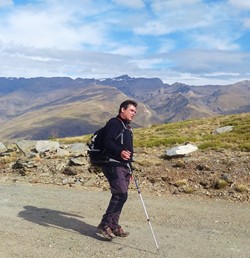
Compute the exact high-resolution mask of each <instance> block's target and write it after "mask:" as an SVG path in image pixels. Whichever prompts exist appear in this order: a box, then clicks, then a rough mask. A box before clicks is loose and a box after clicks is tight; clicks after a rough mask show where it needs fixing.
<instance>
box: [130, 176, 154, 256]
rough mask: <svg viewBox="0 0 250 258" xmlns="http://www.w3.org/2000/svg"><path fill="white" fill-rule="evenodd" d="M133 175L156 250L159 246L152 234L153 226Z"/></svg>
mask: <svg viewBox="0 0 250 258" xmlns="http://www.w3.org/2000/svg"><path fill="white" fill-rule="evenodd" d="M133 177H134V181H135V186H136V188H137V191H138V194H139V196H140V199H141V202H142V206H143V209H144V211H145V214H146V217H147V221H148V224H149V227H150V230H151V233H152V236H153V239H154V241H155V245H156V248H157V250H158V251H159V246H158V243H157V241H156V237H155V234H154V231H153V227H152V225H151V222H150V219H149V216H148V212H147V209H146V206H145V203H144V201H143V198H142V195H141V190H140V188H139V185H138V183H137V180H136V178H135V176H134V175H133Z"/></svg>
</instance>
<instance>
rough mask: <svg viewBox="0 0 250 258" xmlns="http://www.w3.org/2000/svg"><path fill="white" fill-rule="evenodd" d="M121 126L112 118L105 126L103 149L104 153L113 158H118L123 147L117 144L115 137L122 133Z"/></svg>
mask: <svg viewBox="0 0 250 258" xmlns="http://www.w3.org/2000/svg"><path fill="white" fill-rule="evenodd" d="M122 130H123V125H122V123H121V122H120V121H119V120H118V119H117V118H112V119H110V120H109V121H108V123H107V124H106V126H105V137H104V147H105V150H106V152H107V153H108V154H109V155H111V156H112V157H114V158H120V157H121V152H122V150H123V149H124V147H123V146H122V145H121V144H118V143H117V141H116V137H117V136H118V135H119V134H120V133H121V132H122Z"/></svg>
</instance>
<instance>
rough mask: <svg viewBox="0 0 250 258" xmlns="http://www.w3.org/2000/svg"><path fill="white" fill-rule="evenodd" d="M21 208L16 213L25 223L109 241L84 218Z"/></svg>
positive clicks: (44, 210)
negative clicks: (28, 222)
mask: <svg viewBox="0 0 250 258" xmlns="http://www.w3.org/2000/svg"><path fill="white" fill-rule="evenodd" d="M23 208H24V210H23V211H20V212H19V213H18V217H20V218H22V219H25V220H27V221H30V222H33V223H36V224H38V225H41V226H45V227H54V228H59V229H61V230H67V231H68V230H71V231H73V232H76V233H80V234H82V235H85V236H88V237H92V238H95V239H97V240H101V241H109V240H107V239H105V238H104V237H102V236H100V235H99V234H98V231H97V228H96V227H94V226H92V225H90V224H87V223H86V222H84V221H82V220H81V219H83V218H84V217H82V216H79V215H76V214H72V213H67V212H62V211H57V210H51V209H45V208H38V207H35V206H24V207H23ZM116 244H119V245H121V246H122V248H125V247H129V248H133V249H136V250H140V251H144V252H148V253H152V252H149V251H147V250H145V249H140V248H135V247H131V246H127V245H126V244H122V243H116ZM152 254H156V253H152Z"/></svg>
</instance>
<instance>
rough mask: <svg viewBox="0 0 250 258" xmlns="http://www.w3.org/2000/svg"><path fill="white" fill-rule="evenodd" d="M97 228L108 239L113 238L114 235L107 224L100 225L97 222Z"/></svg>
mask: <svg viewBox="0 0 250 258" xmlns="http://www.w3.org/2000/svg"><path fill="white" fill-rule="evenodd" d="M97 229H98V230H99V232H100V233H102V235H103V236H104V237H105V238H106V239H108V240H112V239H113V238H115V235H114V234H113V232H112V230H111V229H110V227H109V226H107V225H104V226H103V225H101V224H99V225H98V227H97Z"/></svg>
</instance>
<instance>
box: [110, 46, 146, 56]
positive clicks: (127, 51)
mask: <svg viewBox="0 0 250 258" xmlns="http://www.w3.org/2000/svg"><path fill="white" fill-rule="evenodd" d="M145 52H146V47H144V46H120V47H117V48H116V49H115V50H112V51H110V53H112V54H118V55H124V56H138V55H142V54H144V53H145Z"/></svg>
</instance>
